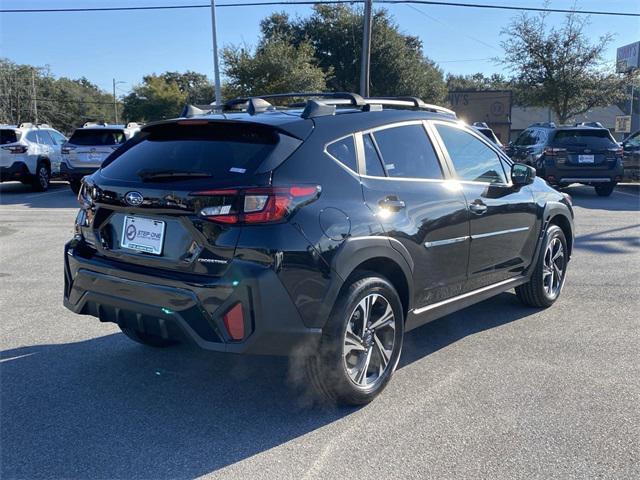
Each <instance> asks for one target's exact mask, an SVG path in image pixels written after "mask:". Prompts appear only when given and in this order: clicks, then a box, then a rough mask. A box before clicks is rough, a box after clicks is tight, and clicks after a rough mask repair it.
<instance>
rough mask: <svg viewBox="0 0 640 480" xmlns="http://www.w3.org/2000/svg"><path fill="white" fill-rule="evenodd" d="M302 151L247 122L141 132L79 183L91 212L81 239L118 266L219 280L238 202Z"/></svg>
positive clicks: (233, 237) (236, 225) (191, 123)
mask: <svg viewBox="0 0 640 480" xmlns="http://www.w3.org/2000/svg"><path fill="white" fill-rule="evenodd" d="M300 143H301V141H300V140H298V139H295V138H293V137H291V136H288V135H286V134H283V133H282V132H279V131H278V130H276V129H274V128H273V127H270V126H265V125H261V124H251V123H248V122H224V121H217V122H215V121H206V120H182V121H178V122H167V123H161V124H156V125H153V126H148V127H146V128H145V129H143V130H142V132H141V133H140V134H138V135H137V136H136V137H135V138H134V139H133V140H131V141H130V142H129V143H128V144H126V145H125V146H124V147H123V148H122V149H121V150H120V151H118V152H117V153H116V154H115V155H114V156H113V157H111V158H110V159H109V161H108V162H107V163H106V164H105V165H104V166H103V167H102V168H101V169H100V170H99V171H98V172H96V173H95V174H94V175H93V176H92V177H89V178H87V180H86V181H85V185H84V186H83V189H82V191H81V195H80V197H81V199H82V200H83V201H85V202H87V204H88V205H89V204H92V205H93V207H92V208H90V209H87V212H88V215H89V216H93V219H90V220H92V221H90V222H88V223H90V224H91V225H90V227H88V230H89V231H90V232H88V233H89V234H88V235H85V238H87V240H88V241H89V242H90V243H91V242H93V244H94V247H95V248H96V249H97V250H98V252H99V254H100V255H103V256H105V257H109V258H113V259H117V260H120V261H123V262H127V263H131V264H138V265H144V266H147V267H157V268H161V269H168V270H179V271H183V272H192V273H203V274H208V275H212V274H213V275H216V274H222V273H224V271H225V270H226V268H227V265H228V263H229V261H230V259H231V258H232V257H233V255H234V251H235V246H236V243H237V241H238V237H239V233H240V229H241V227H240V224H241V223H242V222H238V221H237V218H236V219H235V220H234V215H233V212H235V211H236V210H237V209H238V208H242V206H240V205H239V202H244V203H243V204H244V205H245V206H246V199H245V196H244V194H243V195H242V196H241V195H240V192H241V191H244V190H246V189H247V188H251V189H254V190H255V189H256V188H262V189H265V188H269V187H268V186H269V185H270V177H271V175H270V173H271V170H272V169H273V168H275V166H277V165H278V164H279V163H281V162H282V161H283V160H284V159H285V158H287V157H288V156H289V155H290V154H291V153H292V152H293V151H294V150H295V148H297V146H299V144H300ZM246 198H249V196H248V195H246ZM83 233H84V232H83Z"/></svg>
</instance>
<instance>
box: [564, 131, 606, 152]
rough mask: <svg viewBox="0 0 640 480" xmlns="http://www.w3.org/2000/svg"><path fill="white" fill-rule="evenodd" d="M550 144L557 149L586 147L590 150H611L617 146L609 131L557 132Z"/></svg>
mask: <svg viewBox="0 0 640 480" xmlns="http://www.w3.org/2000/svg"><path fill="white" fill-rule="evenodd" d="M552 144H553V145H554V146H557V147H571V146H585V145H586V146H588V147H591V148H611V147H612V146H613V147H615V146H616V145H617V144H616V142H615V140H614V139H613V137H612V136H611V133H609V130H605V129H588V130H587V129H584V130H579V129H575V130H557V131H556V134H555V136H554V137H553V141H552Z"/></svg>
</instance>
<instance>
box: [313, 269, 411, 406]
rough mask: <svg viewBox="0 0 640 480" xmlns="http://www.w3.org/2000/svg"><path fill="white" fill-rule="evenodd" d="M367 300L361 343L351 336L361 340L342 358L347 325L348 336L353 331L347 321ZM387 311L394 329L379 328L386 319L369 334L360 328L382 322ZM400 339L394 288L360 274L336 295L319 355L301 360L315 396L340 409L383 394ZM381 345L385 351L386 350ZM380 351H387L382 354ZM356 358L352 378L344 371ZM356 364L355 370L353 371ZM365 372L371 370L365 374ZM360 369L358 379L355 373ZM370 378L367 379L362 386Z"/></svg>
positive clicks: (400, 318) (354, 317) (400, 316)
mask: <svg viewBox="0 0 640 480" xmlns="http://www.w3.org/2000/svg"><path fill="white" fill-rule="evenodd" d="M376 295H377V297H376ZM367 300H371V301H372V302H371V304H370V305H371V308H369V309H368V310H369V312H370V315H368V316H367V315H362V319H363V321H362V323H360V326H362V331H363V332H365V330H366V332H365V333H364V335H361V337H362V339H360V338H359V337H357V338H359V340H360V341H361V343H360V344H359V346H358V348H357V349H356V348H351V349H349V352H351V353H347V354H345V353H344V352H345V341H346V335H347V326H348V325H349V326H350V331H351V332H354V331H355V330H354V329H353V325H354V323H353V322H357V318H359V317H357V315H358V312H362V311H363V310H362V307H361V305H362V304H361V302H367ZM387 307H389V308H390V310H391V312H392V313H393V319H392V320H391V321H393V323H394V325H395V328H392V327H391V326H390V325H387V326H383V325H384V324H387V323H389V321H390V320H388V321H386V322H382V323H381V324H380V325H379V327H378V329H375V328H374V329H373V330H369V329H368V328H366V327H365V326H364V320H365V319H367V318H369V320H371V323H369V325H370V326H372V327H373V325H372V323H373V324H375V323H376V320H380V319H382V318H383V317H384V318H388V312H389V310H387ZM383 310H384V312H383ZM380 312H383V313H380ZM358 330H360V329H359V328H358ZM403 336H404V313H403V308H402V302H401V301H400V297H399V296H398V293H397V292H396V290H395V288H393V285H391V283H390V282H389V281H388V280H386V279H385V278H382V277H380V276H378V275H376V274H375V273H371V272H367V273H363V274H362V275H360V276H358V277H357V278H356V279H355V280H354V281H353V282H351V283H350V284H349V285H345V287H343V289H342V291H341V293H340V295H339V296H338V299H337V301H336V304H335V305H334V308H333V311H332V312H331V316H330V317H329V320H328V321H327V324H326V326H325V328H324V330H323V334H322V339H321V344H320V351H319V353H318V354H317V355H316V356H313V357H309V358H307V362H306V370H307V372H306V373H307V377H308V379H309V381H310V383H311V384H312V385H313V386H314V387H315V389H316V390H317V391H318V393H320V394H321V395H322V396H324V397H325V398H327V399H328V400H330V401H332V402H335V403H337V404H340V405H363V404H366V403H369V402H371V401H372V400H373V399H374V398H375V397H376V396H377V395H379V394H380V392H382V390H384V388H385V387H386V385H387V383H388V382H389V380H390V379H391V377H392V375H393V372H394V371H395V369H396V367H397V365H398V360H399V359H400V353H401V352H402V340H403ZM350 338H351V337H350ZM391 342H392V344H391ZM353 345H355V342H354V343H353ZM386 346H390V347H391V348H389V349H387V348H385V347H386ZM361 349H362V350H361ZM360 350H361V351H360ZM383 351H384V352H387V353H386V354H385V355H384V356H383V353H382V352H383ZM389 352H390V353H389ZM356 359H357V360H358V361H357V363H356V364H354V365H353V368H351V371H352V372H354V371H355V377H356V378H355V379H354V378H352V376H350V373H349V372H348V370H347V369H348V367H347V364H348V363H349V364H350V363H351V362H352V361H354V360H356ZM385 359H386V361H385ZM360 360H362V362H361V361H360ZM358 365H361V367H360V368H358ZM365 365H366V367H364V366H365ZM371 369H373V370H374V371H373V372H372V373H371V375H369V372H370V370H371ZM358 370H359V371H358ZM381 370H382V373H381V374H380V371H381ZM363 371H364V374H363V377H362V375H360V374H361V373H362V372H363ZM358 376H361V382H363V383H361V384H358V383H356V382H357V377H358ZM370 376H371V377H373V378H372V380H371V382H370V383H368V382H369V378H370Z"/></svg>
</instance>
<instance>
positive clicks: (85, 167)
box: [61, 122, 141, 193]
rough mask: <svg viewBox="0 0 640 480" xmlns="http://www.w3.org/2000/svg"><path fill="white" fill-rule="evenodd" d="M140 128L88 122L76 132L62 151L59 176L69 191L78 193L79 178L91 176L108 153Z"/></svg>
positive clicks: (138, 126) (128, 125)
mask: <svg viewBox="0 0 640 480" xmlns="http://www.w3.org/2000/svg"><path fill="white" fill-rule="evenodd" d="M140 127H141V125H139V124H138V123H133V122H132V123H129V124H127V125H110V124H107V123H93V122H90V123H85V124H84V125H83V127H82V128H77V129H76V130H75V131H74V132H73V135H71V138H69V141H68V142H67V143H65V144H64V145H63V147H62V165H61V175H62V178H63V179H65V180H67V181H68V182H69V185H70V187H71V190H73V191H74V193H78V190H80V180H82V177H84V176H85V175H91V174H92V173H93V172H95V171H96V170H97V169H98V168H99V167H100V165H101V164H102V162H103V161H104V160H105V159H106V158H107V157H108V156H109V155H110V154H111V153H113V152H114V151H115V150H117V149H118V147H120V145H122V144H123V143H124V142H125V141H127V140H128V139H130V138H131V137H133V136H134V135H135V134H136V133H138V132H139V131H140Z"/></svg>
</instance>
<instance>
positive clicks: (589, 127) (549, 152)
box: [507, 122, 623, 197]
mask: <svg viewBox="0 0 640 480" xmlns="http://www.w3.org/2000/svg"><path fill="white" fill-rule="evenodd" d="M507 154H508V155H509V156H510V157H511V158H512V159H513V160H514V161H516V162H522V163H526V164H527V165H532V166H534V167H535V168H536V170H537V172H538V175H539V176H541V177H543V178H544V179H546V180H547V181H548V182H549V183H550V184H552V185H555V186H558V187H566V186H568V185H569V184H571V183H582V184H585V185H592V186H593V187H595V190H596V193H597V194H598V195H600V196H603V197H608V196H609V195H611V193H612V192H613V190H614V188H615V186H616V184H617V183H618V182H619V181H621V180H622V176H623V162H622V148H621V147H620V145H618V144H617V143H616V141H615V140H614V138H613V136H611V132H609V130H607V129H606V128H604V127H603V126H602V125H601V124H600V123H598V122H586V123H579V124H576V125H573V126H560V127H557V126H556V125H555V124H554V123H534V124H533V125H531V126H530V127H528V128H527V129H526V130H524V131H523V132H522V133H521V134H520V135H519V136H518V138H516V140H515V141H514V142H512V143H510V144H509V146H508V147H507Z"/></svg>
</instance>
